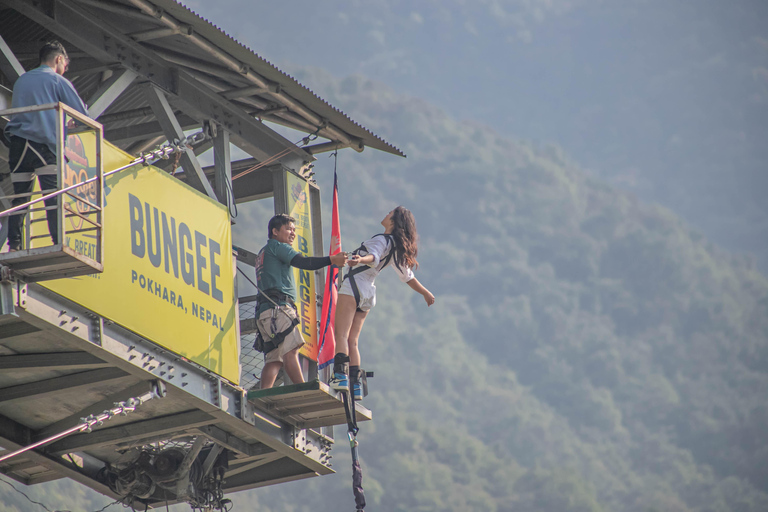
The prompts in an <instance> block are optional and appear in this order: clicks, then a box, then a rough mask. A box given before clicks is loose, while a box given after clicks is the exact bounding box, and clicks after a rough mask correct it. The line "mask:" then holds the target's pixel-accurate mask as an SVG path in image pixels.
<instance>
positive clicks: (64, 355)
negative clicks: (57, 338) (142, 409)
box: [0, 352, 110, 412]
mask: <svg viewBox="0 0 768 512" xmlns="http://www.w3.org/2000/svg"><path fill="white" fill-rule="evenodd" d="M105 366H110V364H109V363H107V362H105V361H102V360H101V359H99V358H98V357H96V356H94V355H93V354H89V353H88V352H52V353H47V354H18V355H11V356H0V370H1V371H4V372H7V371H13V370H28V369H29V368H45V369H47V370H64V369H66V370H90V369H94V368H104V367H105ZM99 412H101V411H99Z"/></svg>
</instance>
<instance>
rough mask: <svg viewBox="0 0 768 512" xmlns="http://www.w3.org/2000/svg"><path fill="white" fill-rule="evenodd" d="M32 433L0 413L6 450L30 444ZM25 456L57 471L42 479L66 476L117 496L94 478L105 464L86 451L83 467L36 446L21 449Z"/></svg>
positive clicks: (30, 481) (0, 432) (25, 481)
mask: <svg viewBox="0 0 768 512" xmlns="http://www.w3.org/2000/svg"><path fill="white" fill-rule="evenodd" d="M33 434H34V433H33V431H32V430H31V429H29V428H27V427H25V426H24V425H22V424H20V423H17V422H15V421H13V420H12V419H10V418H6V417H5V416H0V445H2V446H3V447H4V448H5V449H6V450H10V451H15V450H19V449H21V448H24V447H25V446H27V445H28V444H30V439H32V435H33ZM24 458H25V459H28V460H30V461H32V462H33V463H37V465H39V466H42V467H46V468H48V469H49V470H50V472H55V473H56V476H55V477H54V476H52V474H51V473H50V472H46V473H45V475H46V480H45V481H50V480H54V479H56V478H63V477H67V478H71V479H72V480H74V481H76V482H79V483H81V484H83V485H86V486H88V487H90V488H91V489H94V490H95V491H97V492H100V493H101V494H104V495H105V496H110V497H112V498H113V499H117V498H119V496H117V495H116V494H115V493H113V492H112V490H111V489H110V488H109V487H108V486H106V485H104V484H102V483H100V482H99V481H98V480H96V479H95V477H96V473H97V472H98V469H100V468H101V467H104V464H103V463H102V462H100V461H98V460H96V459H94V458H92V457H89V456H87V455H84V456H82V458H83V466H84V467H83V468H80V467H78V466H76V465H75V464H73V463H71V462H69V461H67V460H66V459H62V458H60V457H56V458H51V457H48V456H47V455H45V454H42V453H40V452H37V451H35V450H30V451H28V452H24ZM0 471H2V472H3V473H6V474H8V473H11V471H10V470H8V469H6V468H2V469H0ZM8 476H10V477H11V478H13V479H14V480H17V481H19V482H21V483H23V484H25V485H31V484H33V483H38V482H37V481H35V480H34V479H33V478H30V479H21V478H19V477H17V476H15V475H13V474H9V475H8Z"/></svg>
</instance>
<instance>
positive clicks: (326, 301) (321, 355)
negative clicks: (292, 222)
mask: <svg viewBox="0 0 768 512" xmlns="http://www.w3.org/2000/svg"><path fill="white" fill-rule="evenodd" d="M340 252H341V229H340V228H339V190H338V186H337V184H336V171H335V170H334V172H333V206H332V207H331V248H330V251H329V254H330V255H334V254H338V253H340ZM339 271H340V269H339V268H338V267H336V266H335V265H331V266H330V267H328V273H327V274H326V276H325V293H324V294H323V311H322V315H321V319H320V349H319V352H318V354H317V364H318V368H320V369H323V368H325V367H326V366H328V365H329V364H331V363H333V357H334V356H335V355H336V338H335V337H334V334H333V325H334V320H335V318H336V299H337V297H338V292H337V290H336V279H337V278H338V276H339Z"/></svg>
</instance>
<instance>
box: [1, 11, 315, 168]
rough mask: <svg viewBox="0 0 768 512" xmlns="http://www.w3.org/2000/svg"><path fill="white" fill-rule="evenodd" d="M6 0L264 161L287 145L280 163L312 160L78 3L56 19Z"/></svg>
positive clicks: (289, 164)
mask: <svg viewBox="0 0 768 512" xmlns="http://www.w3.org/2000/svg"><path fill="white" fill-rule="evenodd" d="M2 1H3V3H4V4H6V5H7V6H9V7H11V8H13V9H15V10H16V11H18V12H19V13H21V14H23V15H24V16H26V17H28V18H30V19H32V20H33V21H35V22H36V23H38V24H40V25H41V26H42V27H44V28H46V29H48V30H50V31H51V32H53V33H54V34H56V35H57V36H59V37H61V38H62V39H65V40H67V41H69V42H71V43H72V44H73V45H75V46H77V47H78V48H80V49H82V50H83V51H85V52H86V53H87V54H89V55H91V56H92V57H94V58H96V59H98V60H100V61H102V62H120V63H121V64H122V65H123V66H125V67H127V68H129V69H132V70H133V71H136V72H137V73H138V74H139V75H140V76H142V77H144V78H146V79H147V80H150V81H151V82H152V83H154V84H155V85H157V86H158V87H160V88H162V89H163V90H165V91H166V92H168V93H169V94H171V95H172V96H173V103H174V105H175V106H177V107H178V108H180V109H181V110H183V111H184V112H186V113H187V114H189V115H190V116H192V117H194V118H195V119H197V120H198V121H199V122H202V121H204V120H208V119H213V120H214V121H216V122H218V123H219V124H222V125H223V126H224V127H225V128H227V129H228V130H229V132H230V136H231V138H232V143H233V144H235V145H236V146H237V147H239V148H240V149H242V150H243V151H245V152H246V153H248V154H250V155H252V156H254V157H255V158H258V159H259V160H264V159H266V158H269V157H270V156H272V155H274V154H276V153H278V152H280V151H282V150H284V149H285V148H287V147H288V148H291V153H290V154H289V155H286V156H285V157H283V158H282V159H281V162H282V163H283V164H284V165H286V166H287V167H291V168H296V169H298V168H300V167H301V165H303V163H304V162H310V161H312V160H313V157H312V156H311V155H310V154H309V153H307V152H305V151H303V150H302V149H301V148H298V147H296V146H294V145H293V144H292V143H291V142H290V141H289V140H287V139H285V137H283V136H281V135H280V134H278V133H277V132H275V131H274V130H272V129H270V128H269V127H268V126H266V125H264V124H263V123H260V122H259V121H257V120H256V119H253V118H252V117H250V116H248V114H247V113H245V112H243V111H242V109H240V108H238V107H237V106H236V105H234V104H232V103H230V102H229V101H227V100H226V99H224V98H222V97H221V96H219V95H218V94H216V93H215V92H214V91H211V90H210V89H208V88H206V87H205V86H203V85H201V84H199V83H198V82H197V81H196V80H195V79H194V78H192V77H191V76H190V75H189V74H188V73H187V72H185V71H183V70H181V69H178V68H174V67H173V66H169V65H168V62H166V61H165V60H163V59H162V58H160V57H158V56H157V55H154V54H152V52H150V51H149V50H147V49H145V48H144V47H142V46H141V45H140V44H139V43H137V42H136V41H133V40H131V39H130V38H129V37H127V36H125V35H123V34H121V33H120V30H119V29H118V28H116V27H114V26H111V25H109V24H108V23H106V22H104V21H103V20H101V19H94V16H93V15H92V14H91V13H88V12H85V11H83V10H82V8H81V7H80V6H79V5H76V3H75V2H73V1H71V0H59V1H58V2H57V3H56V7H57V8H56V15H55V16H56V18H55V19H54V18H52V17H50V16H49V15H48V14H47V13H46V12H43V11H41V10H40V9H39V8H37V6H36V5H35V4H32V3H30V2H27V1H25V0H2ZM144 19H147V18H146V17H145V18H144Z"/></svg>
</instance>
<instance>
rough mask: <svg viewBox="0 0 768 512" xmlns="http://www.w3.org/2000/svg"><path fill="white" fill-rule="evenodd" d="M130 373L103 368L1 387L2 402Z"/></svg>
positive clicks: (103, 380)
mask: <svg viewBox="0 0 768 512" xmlns="http://www.w3.org/2000/svg"><path fill="white" fill-rule="evenodd" d="M127 375H128V374H127V373H126V372H124V371H123V370H120V369H119V368H114V367H112V368H101V369H98V370H91V371H87V372H80V373H73V374H71V375H65V376H63V377H54V378H53V379H46V380H41V381H38V382H30V383H27V384H20V385H18V386H11V387H7V388H2V389H0V402H9V401H11V400H19V399H22V398H30V397H35V398H41V397H43V396H52V395H55V394H58V393H61V392H63V391H71V390H73V389H75V388H79V387H84V386H91V385H93V384H96V383H101V382H105V381H109V380H115V379H121V378H123V377H125V376H127Z"/></svg>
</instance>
